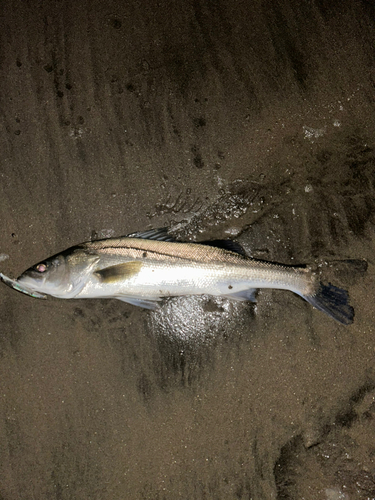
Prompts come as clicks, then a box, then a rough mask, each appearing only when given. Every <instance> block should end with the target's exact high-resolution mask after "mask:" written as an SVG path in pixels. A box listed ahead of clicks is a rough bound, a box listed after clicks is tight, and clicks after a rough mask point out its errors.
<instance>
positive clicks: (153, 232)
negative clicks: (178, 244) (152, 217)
mask: <svg viewBox="0 0 375 500" xmlns="http://www.w3.org/2000/svg"><path fill="white" fill-rule="evenodd" d="M127 238H142V239H143V240H157V241H176V239H175V238H174V237H173V236H172V235H171V234H169V233H168V228H167V227H159V228H157V229H149V230H148V231H139V232H137V233H131V234H128V235H127Z"/></svg>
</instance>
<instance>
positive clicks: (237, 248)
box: [197, 240, 247, 257]
mask: <svg viewBox="0 0 375 500" xmlns="http://www.w3.org/2000/svg"><path fill="white" fill-rule="evenodd" d="M197 243H199V245H207V246H210V247H216V248H222V249H224V250H229V251H230V252H235V253H238V254H239V255H242V256H243V257H247V255H246V252H245V250H244V249H243V247H242V245H240V244H239V243H237V241H232V240H211V241H198V242H197Z"/></svg>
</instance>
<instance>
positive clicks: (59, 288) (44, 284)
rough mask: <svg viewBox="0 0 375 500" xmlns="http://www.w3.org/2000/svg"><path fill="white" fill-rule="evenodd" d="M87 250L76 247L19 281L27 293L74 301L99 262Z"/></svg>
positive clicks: (42, 263)
mask: <svg viewBox="0 0 375 500" xmlns="http://www.w3.org/2000/svg"><path fill="white" fill-rule="evenodd" d="M99 259H100V258H99V256H97V255H96V254H90V253H89V252H88V251H86V249H85V248H80V247H73V248H71V249H68V250H66V251H65V252H62V253H60V254H57V255H54V256H53V257H50V258H49V259H46V260H43V261H42V262H39V263H38V264H36V265H35V266H32V267H30V268H29V269H27V270H26V271H25V272H24V273H22V274H21V276H20V277H19V278H18V279H17V283H18V284H19V285H20V286H21V287H23V288H24V289H25V290H28V291H32V292H39V293H43V294H48V295H52V296H53V297H60V298H65V299H69V298H73V297H75V296H76V295H77V294H78V293H79V292H80V291H81V290H82V288H83V287H84V286H85V284H86V282H87V278H88V276H89V275H90V273H91V271H92V269H93V267H94V266H95V264H96V263H97V262H98V260H99Z"/></svg>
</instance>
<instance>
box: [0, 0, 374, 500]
mask: <svg viewBox="0 0 375 500" xmlns="http://www.w3.org/2000/svg"><path fill="white" fill-rule="evenodd" d="M372 5H373V4H372V2H370V1H365V0H363V1H362V2H361V1H359V0H358V1H355V0H353V1H351V0H348V1H345V0H344V1H329V0H311V1H308V0H306V1H300V0H289V1H287V0H284V1H283V0H280V1H277V0H270V1H269V2H265V1H263V2H261V1H259V0H255V1H245V0H244V1H235V0H226V1H222V0H217V1H210V0H183V1H179V0H176V1H172V0H170V1H168V0H165V1H163V0H162V1H160V2H156V1H154V2H152V1H150V2H140V1H139V2H138V1H132V0H130V1H126V2H125V1H120V0H113V1H107V2H104V1H98V0H96V1H95V0H91V1H89V0H86V1H80V0H77V1H44V2H38V1H21V0H18V1H11V0H3V1H2V2H1V4H0V40H1V43H0V71H1V87H0V88H1V90H0V108H1V134H0V144H1V162H0V169H1V170H0V173H1V184H0V188H1V195H0V214H1V247H0V253H1V254H7V255H9V257H10V258H9V259H7V260H4V261H3V262H1V271H2V272H4V273H5V274H7V275H9V276H12V277H15V276H18V275H19V274H20V273H21V272H22V271H24V270H25V269H26V268H27V267H29V266H30V265H32V264H35V263H36V262H38V261H40V260H42V259H43V258H45V257H48V256H50V255H52V254H54V253H57V252H59V251H60V250H63V249H65V248H67V247H69V246H71V245H74V244H77V243H80V242H82V241H85V240H89V239H90V238H95V237H108V236H113V235H123V234H128V233H130V232H133V231H137V230H144V229H147V228H150V227H160V226H164V225H169V226H170V225H171V226H174V227H175V228H177V232H178V234H179V236H180V237H181V238H182V239H184V240H199V239H209V238H223V237H231V236H232V237H238V240H239V241H240V242H242V243H243V245H244V247H245V248H246V250H247V251H249V252H251V253H252V255H254V256H256V257H258V258H263V259H266V260H274V261H279V262H284V263H287V264H293V263H301V262H314V261H318V262H320V261H325V260H336V259H345V258H365V259H367V260H368V263H369V268H368V271H367V273H366V275H364V276H363V275H361V274H360V273H359V274H358V273H357V274H356V273H354V274H353V273H351V272H347V271H348V270H345V269H344V270H341V271H340V272H336V273H334V274H336V276H335V280H336V281H335V282H337V283H338V284H339V285H343V286H345V287H347V288H348V289H349V290H350V295H351V298H352V304H353V305H354V307H355V311H356V316H355V322H354V324H353V325H352V326H349V327H344V326H340V325H339V324H338V323H336V322H334V321H333V320H331V319H330V318H328V317H327V316H325V315H324V314H322V313H320V312H318V311H316V310H314V309H313V308H312V307H311V306H310V305H309V304H307V303H305V302H304V301H303V300H302V299H300V298H299V297H297V296H295V295H293V294H291V293H288V292H281V291H272V290H270V291H262V292H260V293H259V295H258V303H257V306H256V307H255V306H254V305H252V304H238V303H230V302H228V301H221V300H213V299H210V298H208V297H202V298H191V299H184V300H182V299H175V300H174V299H172V300H170V301H168V302H166V304H165V306H164V307H163V308H162V309H161V310H160V311H157V312H155V313H153V312H149V311H145V310H142V309H139V308H136V307H133V306H130V305H127V304H125V303H122V302H119V301H115V300H97V301H95V300H87V301H84V300H81V301H79V300H70V301H61V300H60V301H59V300H54V299H50V300H47V301H42V300H34V299H31V298H29V297H26V296H24V295H21V294H18V293H16V292H14V291H12V290H10V289H8V288H7V287H5V286H3V285H2V286H1V290H0V292H1V298H0V319H1V330H0V354H1V356H0V401H1V404H0V498H1V500H15V499H57V500H62V499H64V500H65V499H100V500H117V499H118V500H123V499H150V500H174V499H199V500H200V499H205V500H211V499H212V500H213V499H215V500H224V499H225V500H228V499H229V500H232V499H233V500H238V499H253V500H255V499H266V500H267V499H291V500H292V499H293V500H294V499H298V500H299V499H305V500H314V499H327V500H352V499H354V500H357V499H368V498H375V465H374V458H375V424H374V422H375V403H374V401H375V364H374V358H375V352H374V349H375V337H374V305H373V303H374V287H375V283H374V258H373V255H374V242H375V235H374V225H373V223H374V211H375V199H374V183H375V153H374V151H375V150H374V148H375V119H374V111H375V99H374V97H375V91H374V77H375V66H374V61H375V48H374V42H375V35H374V27H375V21H374V19H375V11H374V9H373V7H372ZM327 272H328V271H327Z"/></svg>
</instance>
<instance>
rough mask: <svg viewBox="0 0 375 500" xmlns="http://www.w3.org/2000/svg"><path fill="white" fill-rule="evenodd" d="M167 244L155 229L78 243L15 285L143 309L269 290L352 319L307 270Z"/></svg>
mask: <svg viewBox="0 0 375 500" xmlns="http://www.w3.org/2000/svg"><path fill="white" fill-rule="evenodd" d="M170 239H171V238H169V236H168V235H167V233H166V232H165V231H164V230H155V231H148V232H146V233H136V234H134V235H130V236H127V237H122V238H110V239H106V240H99V241H93V242H87V243H82V244H81V245H78V246H76V247H72V248H70V249H68V250H66V251H65V252H62V253H61V254H58V255H56V256H54V257H51V258H50V259H47V260H46V261H43V262H41V263H39V264H37V265H36V266H33V267H32V268H30V269H28V270H27V271H25V272H24V273H23V274H22V275H21V276H20V277H19V278H18V280H17V285H18V287H19V288H22V290H20V291H23V292H24V293H28V292H27V291H29V294H34V296H35V294H48V295H52V296H54V297H59V298H117V299H120V300H123V301H126V302H129V303H131V304H134V305H139V306H142V307H146V308H154V307H156V306H157V305H158V302H159V301H161V300H162V298H164V297H172V296H184V295H201V294H207V295H213V296H222V297H227V298H230V299H235V300H253V301H254V300H255V298H254V292H255V290H256V289H258V288H277V289H284V290H290V291H292V292H294V293H297V294H298V295H300V296H301V297H303V298H304V299H305V300H307V301H308V302H310V303H311V304H312V305H314V306H315V307H317V308H318V309H321V310H323V311H324V312H326V313H327V314H329V315H330V316H332V317H334V318H335V319H336V320H338V321H339V322H341V323H344V324H348V323H350V322H352V320H353V309H352V308H351V307H350V306H349V304H348V295H347V292H346V291H345V290H342V289H340V288H337V287H334V286H333V285H323V284H322V283H320V282H319V279H317V277H316V274H315V273H314V272H312V271H311V269H309V268H307V267H292V266H284V265H280V264H274V263H269V262H265V261H259V260H255V259H252V258H250V257H247V256H245V255H242V254H240V253H237V252H234V251H232V250H226V249H223V248H217V247H214V246H208V245H207V244H199V243H180V242H175V241H170ZM10 286H11V285H10Z"/></svg>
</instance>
